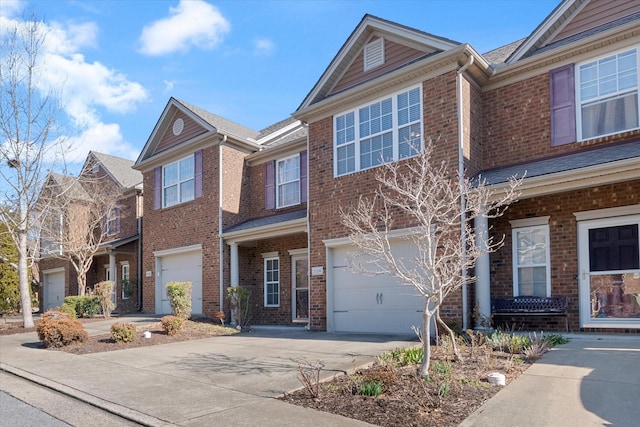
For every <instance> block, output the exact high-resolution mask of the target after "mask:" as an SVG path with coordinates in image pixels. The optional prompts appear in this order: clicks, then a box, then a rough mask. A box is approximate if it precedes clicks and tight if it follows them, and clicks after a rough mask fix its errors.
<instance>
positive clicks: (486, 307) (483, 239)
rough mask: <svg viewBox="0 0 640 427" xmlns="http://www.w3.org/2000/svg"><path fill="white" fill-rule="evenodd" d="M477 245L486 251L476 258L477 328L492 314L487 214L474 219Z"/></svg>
mask: <svg viewBox="0 0 640 427" xmlns="http://www.w3.org/2000/svg"><path fill="white" fill-rule="evenodd" d="M474 228H475V233H476V236H475V240H476V246H477V247H478V249H479V250H480V251H483V252H484V253H483V254H482V255H481V256H480V257H479V258H478V259H477V260H476V289H475V290H476V309H477V311H478V313H477V314H479V315H480V316H481V317H477V319H476V325H475V327H476V329H478V328H480V327H482V325H481V324H479V321H481V320H482V318H484V319H489V318H490V316H491V287H490V283H489V282H490V266H489V253H488V252H486V249H487V239H488V238H489V233H488V230H489V220H488V219H487V217H486V216H484V215H480V216H477V217H476V218H475V220H474Z"/></svg>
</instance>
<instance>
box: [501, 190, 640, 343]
mask: <svg viewBox="0 0 640 427" xmlns="http://www.w3.org/2000/svg"><path fill="white" fill-rule="evenodd" d="M638 203H640V180H636V181H630V182H624V183H619V184H612V185H604V186H599V187H594V188H587V189H583V190H576V191H571V192H567V193H559V194H554V195H549V196H542V197H535V198H532V199H525V200H522V201H519V202H517V203H515V204H513V205H512V206H510V207H509V209H508V210H507V213H506V215H505V216H503V217H501V218H499V219H498V220H495V221H493V222H492V224H491V225H492V226H493V232H494V235H495V236H498V237H499V236H503V235H504V236H505V244H504V246H503V247H502V248H501V249H500V250H499V251H498V252H496V253H494V254H491V257H490V259H491V296H492V297H501V296H512V295H513V276H512V252H511V251H512V244H511V238H512V235H511V224H510V223H509V221H510V220H514V219H522V218H530V217H540V216H550V218H549V235H550V251H551V295H554V296H564V295H566V296H567V297H568V298H569V324H570V328H571V330H574V331H575V330H577V329H578V328H579V301H578V276H577V275H578V253H577V248H578V242H577V235H578V231H577V221H576V218H575V216H574V212H580V211H587V210H595V209H604V208H613V207H620V206H627V205H633V204H638ZM540 320H541V321H543V322H546V323H541V325H542V326H546V327H547V329H545V330H558V328H560V329H562V328H564V319H540ZM527 325H533V324H532V323H527ZM550 327H553V329H550Z"/></svg>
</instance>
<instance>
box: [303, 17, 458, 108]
mask: <svg viewBox="0 0 640 427" xmlns="http://www.w3.org/2000/svg"><path fill="white" fill-rule="evenodd" d="M373 36H379V37H383V38H385V39H391V40H394V41H396V42H398V43H401V44H406V45H409V46H411V47H412V48H414V49H417V50H420V51H423V52H424V55H425V56H428V55H430V54H433V53H437V52H442V51H446V50H449V49H452V48H454V47H457V46H460V43H458V42H456V41H453V40H449V39H447V38H444V37H439V36H435V35H433V34H429V33H426V32H424V31H420V30H417V29H414V28H410V27H407V26H404V25H401V24H397V23H395V22H391V21H387V20H385V19H382V18H378V17H376V16H373V15H369V14H367V15H365V16H364V17H363V18H362V20H361V21H360V23H359V24H358V26H357V27H356V28H355V29H354V30H353V32H352V33H351V35H350V36H349V38H348V39H347V40H346V42H345V43H344V44H343V45H342V47H341V48H340V50H339V51H338V53H337V55H336V56H335V57H334V58H333V60H332V61H331V63H330V64H329V66H328V67H327V69H326V70H325V71H324V73H322V76H321V77H320V79H319V80H318V82H317V83H316V84H315V85H314V87H313V88H312V89H311V91H310V92H309V94H307V96H306V97H305V99H304V100H303V101H302V103H301V104H300V106H299V107H298V109H297V110H296V111H299V110H302V109H304V108H306V107H308V106H310V105H312V104H313V103H315V102H317V101H319V100H322V99H323V98H325V97H326V96H327V95H328V94H329V93H330V92H331V89H333V88H334V87H335V85H336V84H337V83H338V81H339V79H340V78H341V77H342V76H343V75H344V73H345V72H346V71H347V70H348V68H349V66H350V65H351V64H352V63H353V61H354V60H355V58H356V57H357V56H358V54H359V53H360V52H361V51H362V50H363V49H364V46H365V44H366V43H367V42H368V41H369V40H370V39H371V38H372V37H373Z"/></svg>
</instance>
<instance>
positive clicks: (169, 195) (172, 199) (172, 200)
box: [163, 185, 178, 206]
mask: <svg viewBox="0 0 640 427" xmlns="http://www.w3.org/2000/svg"><path fill="white" fill-rule="evenodd" d="M163 200H164V205H165V206H172V205H175V204H176V203H178V186H177V185H172V186H171V187H167V188H165V189H164V198H163Z"/></svg>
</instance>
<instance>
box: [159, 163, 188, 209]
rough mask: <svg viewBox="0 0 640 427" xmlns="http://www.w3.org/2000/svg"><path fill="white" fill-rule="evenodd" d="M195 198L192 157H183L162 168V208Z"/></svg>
mask: <svg viewBox="0 0 640 427" xmlns="http://www.w3.org/2000/svg"><path fill="white" fill-rule="evenodd" d="M194 198H195V161H194V156H193V155H191V156H189V157H185V158H184V159H181V160H178V161H177V162H173V163H170V164H168V165H166V166H164V167H163V168H162V207H164V208H167V207H169V206H173V205H177V204H178V203H184V202H188V201H190V200H193V199H194Z"/></svg>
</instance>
